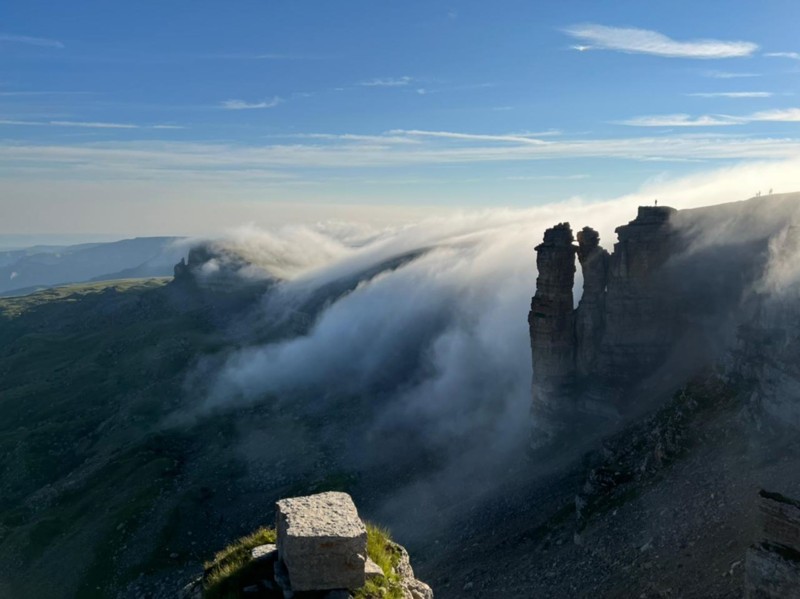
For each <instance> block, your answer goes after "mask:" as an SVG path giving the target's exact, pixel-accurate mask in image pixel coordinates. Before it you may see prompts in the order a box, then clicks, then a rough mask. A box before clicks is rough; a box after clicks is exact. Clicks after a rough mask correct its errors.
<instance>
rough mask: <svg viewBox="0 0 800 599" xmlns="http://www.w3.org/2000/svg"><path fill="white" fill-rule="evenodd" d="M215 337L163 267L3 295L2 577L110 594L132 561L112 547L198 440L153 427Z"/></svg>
mask: <svg viewBox="0 0 800 599" xmlns="http://www.w3.org/2000/svg"><path fill="white" fill-rule="evenodd" d="M216 339H218V335H217V334H216V333H215V329H214V326H213V325H212V324H211V323H210V322H209V319H208V318H206V317H204V314H203V312H202V311H201V310H197V309H187V307H186V305H185V304H184V303H183V302H181V299H180V297H179V296H177V295H175V294H173V293H170V292H168V288H167V287H166V280H165V279H157V280H126V281H111V282H108V283H95V284H84V285H75V286H69V287H63V288H59V289H52V290H48V291H43V292H39V293H36V294H32V295H30V296H25V297H21V298H8V299H0V413H1V414H2V416H3V417H2V419H1V420H0V485H2V487H0V581H2V582H3V584H4V585H5V590H7V591H8V592H10V593H11V595H12V596H34V595H32V594H31V593H32V592H37V591H39V590H41V591H42V592H51V590H52V588H60V589H62V591H67V589H74V590H75V591H77V594H78V595H79V596H81V597H92V596H107V594H106V592H105V589H106V586H107V585H108V584H109V580H108V578H109V577H111V576H117V575H118V574H119V573H120V569H119V568H110V567H109V566H110V564H109V563H108V560H109V559H110V558H111V556H112V555H113V551H109V549H110V548H113V547H114V546H117V545H121V544H124V542H125V537H126V534H127V533H128V531H129V530H131V528H132V526H133V524H135V521H136V520H137V519H139V518H142V517H143V516H144V514H145V513H147V511H148V510H149V509H150V508H151V507H152V505H153V502H154V501H155V500H156V498H158V497H159V496H161V495H162V494H163V493H164V491H165V488H166V487H168V486H169V485H170V483H171V481H172V479H173V477H174V476H175V474H176V473H177V472H178V471H179V470H180V469H181V466H182V463H183V462H184V460H185V453H186V451H187V450H188V446H189V444H188V443H187V442H186V441H185V440H184V439H183V438H182V436H181V435H180V434H177V433H163V434H159V433H158V432H157V430H154V426H155V425H156V424H157V423H158V422H159V420H160V418H161V417H162V416H163V415H164V414H166V413H167V412H168V411H169V409H170V408H171V406H173V405H174V404H175V402H176V400H177V398H178V397H180V394H181V384H182V376H181V373H183V372H184V371H185V369H186V368H187V367H188V366H189V365H190V364H191V363H192V361H193V360H194V359H195V357H196V356H197V355H199V354H201V353H205V352H209V351H213V350H214V348H215V343H217V341H215V340H216ZM56 556H57V557H56ZM53 559H58V560H59V562H60V563H61V564H62V565H61V566H60V567H58V568H52V567H49V566H51V565H52V560H53ZM64 562H66V563H64ZM64 566H67V567H64ZM45 571H47V575H46V577H44V576H43V574H44V572H45ZM122 571H123V572H124V569H123V570H122ZM63 596H69V593H65V594H64V595H63Z"/></svg>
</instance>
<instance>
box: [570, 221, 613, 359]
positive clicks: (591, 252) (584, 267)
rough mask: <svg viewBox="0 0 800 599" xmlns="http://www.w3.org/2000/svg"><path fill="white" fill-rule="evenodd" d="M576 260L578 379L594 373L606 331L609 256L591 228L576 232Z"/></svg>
mask: <svg viewBox="0 0 800 599" xmlns="http://www.w3.org/2000/svg"><path fill="white" fill-rule="evenodd" d="M578 260H579V261H580V264H581V273H582V275H583V295H582V296H581V301H580V303H579V304H578V309H577V310H576V313H575V342H576V354H575V358H576V363H575V367H576V369H577V371H578V374H580V375H587V374H590V373H591V372H593V371H594V368H595V365H596V363H597V360H598V358H599V356H600V343H601V342H602V339H603V331H604V329H605V306H606V285H607V284H608V261H609V255H608V252H607V251H606V250H605V249H603V248H602V247H600V234H599V233H598V232H597V231H595V230H594V229H592V228H591V227H584V228H583V229H582V230H581V231H579V232H578Z"/></svg>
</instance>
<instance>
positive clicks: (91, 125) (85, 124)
mask: <svg viewBox="0 0 800 599" xmlns="http://www.w3.org/2000/svg"><path fill="white" fill-rule="evenodd" d="M0 125H10V126H19V127H80V128H85V129H184V128H185V127H182V126H180V125H134V124H132V123H104V122H91V121H24V120H15V119H1V120H0Z"/></svg>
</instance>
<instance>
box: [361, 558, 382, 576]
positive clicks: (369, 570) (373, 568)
mask: <svg viewBox="0 0 800 599" xmlns="http://www.w3.org/2000/svg"><path fill="white" fill-rule="evenodd" d="M364 575H365V576H366V577H367V578H383V577H384V576H385V574H384V573H383V569H382V568H381V567H380V566H379V565H378V564H376V563H375V562H373V561H372V560H371V559H370V558H367V563H366V564H364Z"/></svg>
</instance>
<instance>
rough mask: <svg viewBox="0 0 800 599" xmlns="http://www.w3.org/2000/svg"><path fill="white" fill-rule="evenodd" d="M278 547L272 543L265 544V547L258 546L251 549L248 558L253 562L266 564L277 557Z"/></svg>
mask: <svg viewBox="0 0 800 599" xmlns="http://www.w3.org/2000/svg"><path fill="white" fill-rule="evenodd" d="M277 552H278V546H277V545H274V544H272V543H267V544H266V545H259V546H258V547H253V549H252V550H251V551H250V557H252V559H253V561H254V562H262V561H264V562H267V561H270V560H273V559H275V558H276V557H277V556H278V553H277Z"/></svg>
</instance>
